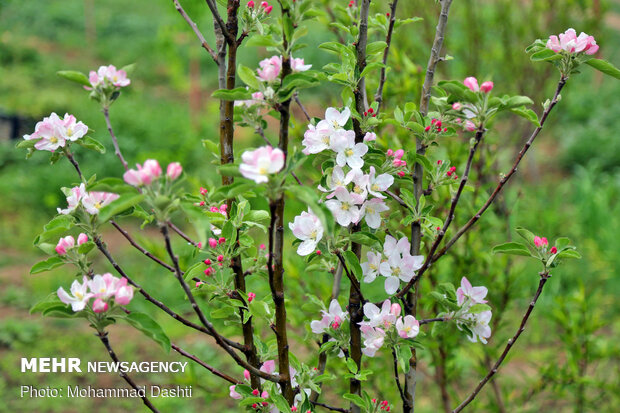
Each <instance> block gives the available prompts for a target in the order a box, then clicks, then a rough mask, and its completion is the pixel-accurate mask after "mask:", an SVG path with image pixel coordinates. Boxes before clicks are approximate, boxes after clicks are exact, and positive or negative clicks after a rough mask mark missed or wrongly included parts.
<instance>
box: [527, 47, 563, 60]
mask: <svg viewBox="0 0 620 413" xmlns="http://www.w3.org/2000/svg"><path fill="white" fill-rule="evenodd" d="M561 58H562V55H560V54H559V53H556V52H554V51H553V50H551V49H547V48H544V49H543V50H540V51H538V52H536V53H534V54H532V55H531V56H530V60H531V61H533V62H541V61H548V62H550V61H553V60H559V59H561Z"/></svg>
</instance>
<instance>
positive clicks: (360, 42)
mask: <svg viewBox="0 0 620 413" xmlns="http://www.w3.org/2000/svg"><path fill="white" fill-rule="evenodd" d="M369 10H370V0H362V4H361V5H360V20H359V36H358V37H357V41H356V42H355V55H356V68H355V71H356V73H358V74H360V73H362V72H363V71H364V68H366V46H367V45H368V12H369ZM353 95H354V97H355V109H356V110H357V112H358V113H359V114H360V115H361V114H362V113H363V112H365V111H366V110H367V108H368V100H367V98H366V79H365V77H360V79H359V80H358V82H357V85H356V87H355V89H354V90H353ZM353 129H354V130H355V140H356V142H362V140H363V139H364V132H363V131H362V126H361V124H360V121H359V120H358V119H356V118H353ZM351 410H352V411H353V412H355V409H353V408H352V409H351Z"/></svg>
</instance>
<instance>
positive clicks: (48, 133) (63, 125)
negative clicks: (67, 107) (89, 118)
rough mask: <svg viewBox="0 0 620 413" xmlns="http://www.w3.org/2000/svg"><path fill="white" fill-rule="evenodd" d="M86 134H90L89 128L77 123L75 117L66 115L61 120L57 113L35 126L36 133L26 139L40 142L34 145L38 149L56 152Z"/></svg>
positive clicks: (25, 136) (25, 137)
mask: <svg viewBox="0 0 620 413" xmlns="http://www.w3.org/2000/svg"><path fill="white" fill-rule="evenodd" d="M86 133H88V126H86V125H85V124H83V123H82V122H77V121H76V119H75V117H74V116H73V115H69V114H68V113H65V116H64V118H63V119H60V118H59V117H58V115H57V114H56V113H51V114H50V115H49V116H48V117H45V118H43V120H42V121H40V122H38V123H37V124H36V125H35V128H34V133H32V134H31V135H24V139H25V140H27V141H28V140H38V142H37V143H35V145H34V147H35V148H36V149H38V150H42V151H50V152H54V151H55V150H56V149H58V148H60V147H64V146H65V145H66V142H67V141H71V142H73V141H76V140H78V139H80V138H82V137H83V136H84V135H86Z"/></svg>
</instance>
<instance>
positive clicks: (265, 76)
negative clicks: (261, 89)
mask: <svg viewBox="0 0 620 413" xmlns="http://www.w3.org/2000/svg"><path fill="white" fill-rule="evenodd" d="M258 65H259V66H260V67H259V68H258V69H257V70H256V72H257V73H258V79H259V80H262V81H264V82H273V81H274V80H276V79H277V78H278V77H279V76H280V72H281V71H282V56H271V57H270V58H267V59H264V60H261V61H260V62H259V63H258ZM311 67H312V65H307V64H305V62H304V59H301V58H294V57H291V70H292V71H293V73H299V72H305V71H306V70H309V69H310V68H311Z"/></svg>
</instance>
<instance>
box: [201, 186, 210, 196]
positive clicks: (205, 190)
mask: <svg viewBox="0 0 620 413" xmlns="http://www.w3.org/2000/svg"><path fill="white" fill-rule="evenodd" d="M207 192H209V191H207V188H203V187H200V195H203V196H204V195H207Z"/></svg>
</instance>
